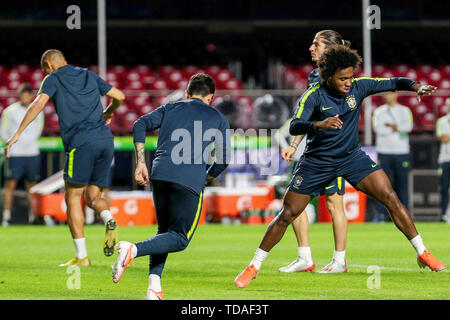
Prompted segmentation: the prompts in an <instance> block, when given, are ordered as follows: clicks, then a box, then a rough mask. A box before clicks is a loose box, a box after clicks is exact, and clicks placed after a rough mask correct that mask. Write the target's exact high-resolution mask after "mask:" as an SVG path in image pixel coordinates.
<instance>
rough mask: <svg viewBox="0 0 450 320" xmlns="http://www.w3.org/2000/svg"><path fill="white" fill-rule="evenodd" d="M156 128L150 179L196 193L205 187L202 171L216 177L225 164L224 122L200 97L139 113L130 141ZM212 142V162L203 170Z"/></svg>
mask: <svg viewBox="0 0 450 320" xmlns="http://www.w3.org/2000/svg"><path fill="white" fill-rule="evenodd" d="M158 128H160V131H159V135H158V146H157V149H156V153H155V159H154V160H153V165H152V170H151V174H150V179H153V180H162V181H168V182H175V183H178V184H181V185H183V186H185V187H187V188H189V189H191V190H193V191H194V192H195V193H197V194H200V192H201V191H202V190H203V188H204V187H205V183H206V174H207V173H208V174H209V175H211V176H213V177H217V176H218V175H219V174H220V173H221V172H222V171H223V170H225V168H226V167H227V166H228V163H229V157H230V137H229V134H230V133H229V132H228V131H227V129H229V125H228V121H227V119H226V118H225V117H224V116H223V115H222V114H221V113H220V112H219V111H218V110H216V109H214V108H212V107H211V106H209V105H207V104H206V103H204V102H203V101H202V100H200V99H197V98H193V99H189V100H182V101H178V102H174V103H168V104H166V105H163V106H161V107H159V108H157V109H156V110H154V111H153V112H150V113H148V114H146V115H143V116H142V117H140V118H139V119H137V120H136V122H135V123H134V125H133V140H134V143H137V142H141V143H144V142H145V136H146V132H150V131H153V130H155V129H158ZM212 142H214V148H215V156H216V161H215V162H214V164H213V165H211V166H210V167H209V169H208V171H207V169H206V167H207V162H208V161H207V160H208V159H207V158H208V155H209V154H210V153H211V150H212V145H213V144H212Z"/></svg>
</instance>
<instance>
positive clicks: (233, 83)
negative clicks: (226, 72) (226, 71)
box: [223, 79, 242, 90]
mask: <svg viewBox="0 0 450 320" xmlns="http://www.w3.org/2000/svg"><path fill="white" fill-rule="evenodd" d="M223 89H225V90H239V89H242V84H241V82H240V81H238V80H236V79H230V80H228V81H226V82H225V83H224V84H223Z"/></svg>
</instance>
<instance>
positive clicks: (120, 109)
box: [114, 104, 130, 115]
mask: <svg viewBox="0 0 450 320" xmlns="http://www.w3.org/2000/svg"><path fill="white" fill-rule="evenodd" d="M129 111H130V110H129V108H128V105H127V104H122V105H121V106H120V107H118V108H117V109H116V111H115V112H114V113H115V114H118V115H123V114H126V113H128V112H129Z"/></svg>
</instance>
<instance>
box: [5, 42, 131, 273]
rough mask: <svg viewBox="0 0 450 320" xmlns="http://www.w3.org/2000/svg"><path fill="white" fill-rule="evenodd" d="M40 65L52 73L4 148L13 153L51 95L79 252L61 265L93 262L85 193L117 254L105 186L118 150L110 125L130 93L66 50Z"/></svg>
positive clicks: (108, 248) (107, 246)
mask: <svg viewBox="0 0 450 320" xmlns="http://www.w3.org/2000/svg"><path fill="white" fill-rule="evenodd" d="M41 68H42V70H43V71H44V73H46V74H47V76H46V77H45V78H44V80H43V81H42V84H41V88H40V89H39V92H38V95H37V98H36V99H35V100H34V101H33V103H32V104H31V105H30V107H29V108H28V111H27V113H26V114H25V116H24V118H23V120H22V122H21V124H20V126H19V128H18V129H17V131H16V133H15V134H14V135H13V136H12V137H11V138H10V139H9V140H8V142H7V143H6V146H5V152H6V155H7V156H9V149H10V148H11V146H12V145H13V144H14V143H15V142H16V141H17V140H18V139H19V137H20V135H21V133H22V132H23V131H24V130H25V128H26V127H27V126H28V125H29V124H30V123H31V122H32V121H33V120H34V119H35V118H36V117H37V115H38V114H39V113H40V112H41V111H42V109H44V106H45V104H46V103H47V102H48V100H49V99H51V100H52V101H53V104H54V105H55V109H56V113H57V114H58V118H59V127H60V130H61V138H62V141H63V144H64V148H65V151H66V158H65V164H64V180H65V189H66V192H65V193H66V195H65V196H66V204H67V221H68V224H69V228H70V232H71V234H72V239H73V243H74V246H75V253H76V257H75V258H73V259H71V260H69V261H68V262H67V263H64V264H61V265H60V266H69V265H78V266H89V265H90V261H89V258H88V255H87V250H86V244H85V237H84V213H83V208H82V206H81V199H82V197H83V194H84V192H86V193H85V203H86V204H87V205H88V206H89V207H90V208H92V209H93V210H94V211H95V212H96V213H97V214H99V215H100V217H101V218H102V220H103V221H104V223H105V225H106V234H105V241H104V246H103V251H104V254H105V255H106V256H110V255H112V254H113V253H114V245H115V243H116V242H117V224H116V221H115V220H114V219H113V217H112V215H111V212H110V210H109V206H108V204H107V202H106V201H105V199H103V198H102V197H101V193H102V189H103V188H104V187H109V185H108V174H109V168H110V166H111V161H112V158H113V154H114V142H113V135H112V133H111V130H110V129H109V127H108V126H107V124H109V122H110V121H111V118H112V116H113V112H114V110H116V109H117V108H118V107H119V106H120V104H121V103H122V102H123V100H124V99H125V95H124V94H123V93H122V91H120V90H119V89H117V88H115V87H113V86H112V85H110V84H109V83H107V82H105V81H104V80H103V79H102V78H100V77H99V76H98V75H97V74H95V73H93V72H91V71H88V70H87V69H84V68H79V67H74V66H72V65H69V64H67V61H66V59H65V58H64V55H63V54H62V52H61V51H59V50H56V49H50V50H47V51H45V52H44V54H43V55H42V57H41ZM104 95H106V96H108V97H110V98H112V102H111V104H110V105H109V106H108V108H107V109H106V110H105V111H103V107H102V104H101V101H100V97H101V96H104ZM105 120H106V121H105ZM85 189H86V190H85Z"/></svg>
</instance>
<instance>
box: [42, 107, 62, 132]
mask: <svg viewBox="0 0 450 320" xmlns="http://www.w3.org/2000/svg"><path fill="white" fill-rule="evenodd" d="M43 131H44V133H46V134H55V133H57V132H59V121H58V115H57V114H56V112H55V113H53V114H51V115H48V116H46V117H45V124H44V130H43Z"/></svg>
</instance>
